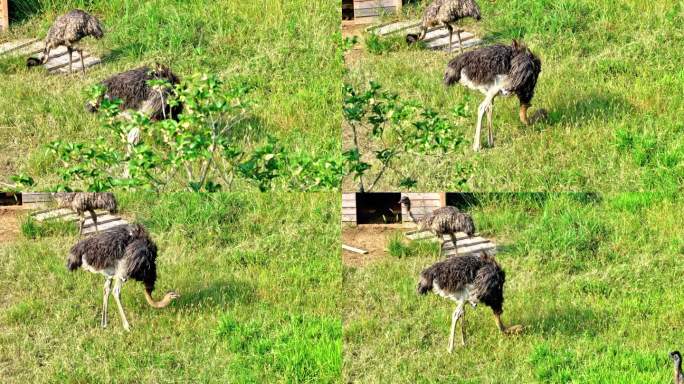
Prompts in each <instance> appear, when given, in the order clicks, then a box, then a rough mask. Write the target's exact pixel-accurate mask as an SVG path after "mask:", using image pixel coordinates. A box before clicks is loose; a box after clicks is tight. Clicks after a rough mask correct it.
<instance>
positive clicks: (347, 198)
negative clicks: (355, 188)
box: [342, 193, 356, 201]
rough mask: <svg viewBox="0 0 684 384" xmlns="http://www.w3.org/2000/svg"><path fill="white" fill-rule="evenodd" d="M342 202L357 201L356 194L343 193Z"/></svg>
mask: <svg viewBox="0 0 684 384" xmlns="http://www.w3.org/2000/svg"><path fill="white" fill-rule="evenodd" d="M342 201H356V193H343V194H342Z"/></svg>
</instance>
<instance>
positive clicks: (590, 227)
mask: <svg viewBox="0 0 684 384" xmlns="http://www.w3.org/2000/svg"><path fill="white" fill-rule="evenodd" d="M542 196H544V197H543V198H541V197H542ZM475 198H476V200H477V201H478V203H477V204H475V205H472V206H471V207H470V208H469V210H470V211H471V212H472V213H473V216H474V219H475V221H476V223H478V230H479V231H480V233H481V234H483V236H485V237H488V238H491V239H494V241H495V242H496V243H497V246H498V255H497V260H498V261H499V263H500V264H501V265H502V267H503V268H504V270H505V271H506V285H505V298H506V301H505V304H504V314H503V318H504V320H505V322H506V323H507V324H517V323H522V324H523V325H525V327H526V331H525V333H524V334H522V335H521V336H516V337H505V336H503V335H501V334H500V333H499V332H498V331H497V330H496V328H495V325H494V321H493V320H492V315H491V311H490V310H489V309H488V308H487V307H486V306H482V305H479V306H478V308H477V309H476V310H473V309H472V308H470V307H468V308H467V309H466V312H467V314H466V318H467V334H468V339H467V342H468V344H467V346H466V347H458V348H456V350H455V351H454V353H453V354H452V355H449V354H448V353H447V352H446V347H447V340H448V332H449V322H450V315H451V313H452V311H453V310H454V309H455V304H454V303H453V302H451V301H449V300H445V299H443V298H441V297H439V296H437V295H428V296H425V297H422V296H418V295H416V293H415V284H416V281H417V278H418V275H419V273H420V271H421V270H422V269H424V268H425V267H427V266H429V265H430V264H432V263H434V262H435V261H437V260H439V259H440V256H438V255H435V254H434V253H431V252H423V253H419V254H415V255H413V256H412V257H410V258H393V257H392V258H386V259H384V260H382V261H380V262H376V263H373V264H371V265H369V266H366V267H358V268H351V267H349V268H345V269H344V280H343V287H344V291H345V292H346V294H345V296H344V306H343V309H344V313H345V317H344V319H345V322H344V332H343V335H344V346H345V349H344V370H343V377H344V381H345V382H359V383H386V382H393V383H409V382H411V383H413V382H417V383H428V382H459V383H514V382H523V383H530V382H548V383H567V382H582V383H604V382H615V383H618V382H619V383H659V382H668V381H669V380H671V371H672V365H671V364H672V363H671V361H670V359H669V356H668V352H669V351H672V350H675V349H681V348H682V344H681V329H682V327H683V326H684V321H683V320H682V318H683V317H682V315H683V314H684V312H683V311H682V306H683V305H684V298H682V295H681V294H679V292H678V291H677V290H676V289H673V287H676V286H678V285H679V281H680V277H681V276H682V273H684V266H683V264H682V263H681V262H680V260H681V257H682V255H683V254H684V249H683V248H682V246H683V245H684V236H683V235H682V233H681V231H679V228H681V226H682V225H683V224H684V221H683V220H684V219H683V218H682V216H681V215H679V214H678V212H680V211H681V210H682V207H684V201H683V200H682V199H681V198H680V197H679V196H677V195H676V194H657V193H621V194H598V195H597V194H584V195H583V194H544V195H540V194H521V195H517V194H507V195H506V194H493V195H492V196H488V194H475Z"/></svg>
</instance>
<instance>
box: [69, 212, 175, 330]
mask: <svg viewBox="0 0 684 384" xmlns="http://www.w3.org/2000/svg"><path fill="white" fill-rule="evenodd" d="M81 267H82V268H83V269H85V270H87V271H89V272H93V273H101V274H103V275H104V276H105V277H106V281H105V287H104V302H103V314H102V326H103V327H106V326H107V301H108V297H109V293H110V291H109V289H110V286H111V280H112V279H113V280H115V286H114V299H115V300H116V302H117V305H118V306H119V313H120V315H121V320H122V322H123V324H124V328H125V329H126V330H129V324H128V321H127V320H126V316H125V314H124V312H123V307H122V306H121V303H120V299H119V295H120V290H121V287H122V285H123V283H124V282H125V281H126V280H128V279H129V278H130V279H133V280H136V281H140V282H142V283H143V284H144V286H145V300H146V301H147V303H148V304H149V305H150V306H152V307H154V308H163V307H166V306H167V305H168V304H169V303H170V302H171V301H172V300H173V299H176V298H178V297H179V295H178V294H176V293H175V292H168V293H166V295H165V296H164V298H163V299H162V300H160V301H155V300H154V299H152V291H153V290H154V286H155V283H156V281H157V245H156V244H155V243H154V241H153V240H152V238H151V237H150V235H149V233H148V232H147V230H146V229H145V227H143V226H142V225H140V224H129V225H125V226H120V227H116V228H113V229H112V230H110V231H108V232H104V233H100V234H98V235H95V236H91V237H89V238H86V239H84V240H81V241H79V242H78V243H76V244H75V245H74V246H73V247H71V250H70V251H69V256H68V258H67V268H68V269H69V270H70V271H73V270H76V269H78V268H81Z"/></svg>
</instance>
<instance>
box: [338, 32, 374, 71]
mask: <svg viewBox="0 0 684 384" xmlns="http://www.w3.org/2000/svg"><path fill="white" fill-rule="evenodd" d="M367 27H368V25H366V24H349V23H342V38H346V37H349V38H351V37H354V36H356V38H357V39H358V41H359V43H358V44H356V45H354V47H353V48H352V49H350V50H349V51H347V52H345V54H344V62H345V64H346V65H352V64H354V63H356V62H357V61H358V60H359V59H360V58H361V56H362V54H363V32H364V30H365V29H366V28H367Z"/></svg>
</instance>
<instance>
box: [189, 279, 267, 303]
mask: <svg viewBox="0 0 684 384" xmlns="http://www.w3.org/2000/svg"><path fill="white" fill-rule="evenodd" d="M254 289H255V287H254V286H253V285H252V284H251V283H248V282H246V281H239V280H220V281H216V282H213V283H209V284H208V285H206V286H197V287H194V288H193V287H191V288H189V289H187V290H184V291H183V292H180V294H181V297H180V299H178V303H177V304H176V305H181V306H185V305H188V304H199V303H202V304H203V305H209V306H225V305H226V304H232V303H236V302H237V303H250V302H253V301H254V300H255V298H254Z"/></svg>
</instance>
